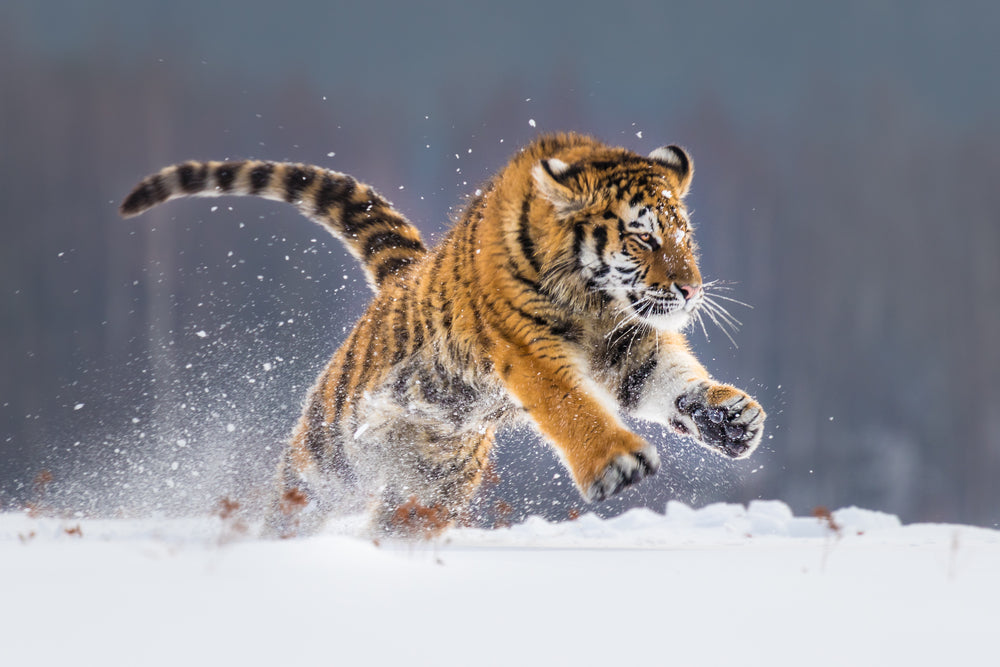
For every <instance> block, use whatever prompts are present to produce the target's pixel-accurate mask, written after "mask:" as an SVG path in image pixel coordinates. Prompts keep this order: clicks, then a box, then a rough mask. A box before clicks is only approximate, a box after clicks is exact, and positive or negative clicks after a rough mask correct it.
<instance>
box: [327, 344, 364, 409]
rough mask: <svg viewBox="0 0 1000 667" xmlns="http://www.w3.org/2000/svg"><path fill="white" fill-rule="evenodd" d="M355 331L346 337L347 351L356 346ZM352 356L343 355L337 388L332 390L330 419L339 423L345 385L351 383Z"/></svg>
mask: <svg viewBox="0 0 1000 667" xmlns="http://www.w3.org/2000/svg"><path fill="white" fill-rule="evenodd" d="M357 331H358V330H357V329H355V330H354V332H353V333H352V334H351V336H349V337H348V339H347V342H346V343H344V345H347V346H349V347H348V349H352V348H353V347H354V346H355V345H356V344H357V338H358V337H357V336H356V335H355V334H356V333H357ZM354 356H355V355H353V354H345V355H344V364H343V365H342V366H341V367H340V377H338V378H337V386H336V387H335V388H334V390H333V415H332V419H333V420H334V421H340V419H341V418H342V417H341V411H342V410H343V408H344V402H345V401H346V400H347V383H348V382H350V381H351V373H352V372H353V371H354Z"/></svg>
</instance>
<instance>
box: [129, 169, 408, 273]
mask: <svg viewBox="0 0 1000 667" xmlns="http://www.w3.org/2000/svg"><path fill="white" fill-rule="evenodd" d="M222 195H253V196H257V197H264V198H265V199H274V200H277V201H284V202H288V203H290V204H292V205H293V206H295V208H297V209H298V210H299V211H300V212H301V213H302V214H303V215H305V216H306V217H307V218H309V219H310V220H313V221H314V222H317V223H319V224H321V225H323V227H325V228H326V229H327V231H329V232H330V233H331V234H333V235H334V236H336V237H337V238H338V239H340V241H341V242H343V244H344V245H345V246H347V249H348V250H349V251H350V253H351V254H352V255H354V256H355V257H356V258H358V260H359V261H360V262H361V264H362V266H363V267H364V270H365V274H366V276H367V278H368V282H369V283H370V284H371V285H372V287H373V288H374V289H375V290H376V291H377V290H378V289H379V287H381V285H382V284H383V283H384V282H385V281H386V280H388V279H389V278H391V277H392V276H395V275H397V273H399V272H401V271H403V270H404V269H405V267H407V266H409V265H410V264H413V263H414V262H416V261H418V260H419V259H420V258H421V257H423V256H424V255H425V254H426V253H427V249H426V248H425V247H424V244H423V242H422V241H421V240H420V232H419V231H418V230H417V228H416V227H414V226H413V225H412V224H410V222H409V221H408V220H407V219H406V218H404V217H403V216H402V215H400V214H399V213H397V212H396V211H395V210H393V208H392V206H391V205H390V204H389V202H387V201H386V200H385V199H383V198H382V197H381V196H379V194H378V193H376V192H375V190H374V189H372V188H371V187H370V186H368V185H364V184H363V183H358V182H357V181H356V180H354V178H352V177H351V176H348V175H347V174H341V173H338V172H335V171H329V170H327V169H322V168H320V167H314V166H311V165H305V164H291V163H287V162H260V161H251V160H246V161H239V162H185V163H183V164H178V165H174V166H172V167H167V168H166V169H163V170H162V171H160V172H159V173H157V174H153V175H152V176H149V177H148V178H146V179H145V180H143V181H142V182H141V183H139V184H138V185H137V186H135V188H134V189H133V190H132V192H130V193H129V195H128V196H127V197H126V198H125V201H123V202H122V205H121V208H120V209H119V210H120V212H121V214H122V215H123V216H124V217H126V218H130V217H132V216H134V215H139V214H140V213H142V212H143V211H146V210H148V209H150V208H152V207H153V206H155V205H157V204H159V203H161V202H165V201H167V200H168V199H175V198H177V197H191V196H198V197H218V196H222Z"/></svg>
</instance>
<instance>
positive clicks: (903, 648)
mask: <svg viewBox="0 0 1000 667" xmlns="http://www.w3.org/2000/svg"><path fill="white" fill-rule="evenodd" d="M221 514H222V515H226V518H222V516H212V517H202V518H196V519H182V520H166V519H163V520H153V519H147V520H95V519H91V520H62V519H54V518H40V517H35V518H33V517H30V516H28V515H26V514H23V513H8V514H0V558H2V563H3V565H4V567H3V568H2V571H0V591H2V598H3V605H2V610H0V655H3V663H4V664H11V665H13V664H32V665H65V664H74V665H91V664H93V665H177V664H195V665H198V664H219V665H269V666H273V665H277V664H295V663H299V662H301V663H302V664H314V665H334V664H346V665H358V664H366V665H368V664H370V665H403V664H405V665H424V664H427V665H470V664H476V665H483V664H485V665H492V664H498V665H499V664H504V665H509V664H528V665H561V664H573V665H591V664H592V665H608V664H617V663H624V662H627V663H628V664H674V665H693V664H697V665H735V664H739V665H755V664H762V665H763V664H767V665H782V664H789V665H790V664H795V665H800V664H809V665H843V664H911V665H931V664H939V663H943V662H947V663H948V664H955V663H959V664H962V663H966V664H968V663H973V664H995V663H996V662H997V660H998V659H1000V649H998V648H997V645H996V642H995V641H994V640H993V639H992V637H993V633H994V632H995V628H996V626H997V622H998V621H1000V611H998V610H1000V605H998V604H997V595H998V593H1000V569H998V567H997V564H998V563H1000V532H997V531H992V530H986V529H980V528H974V527H969V526H957V525H905V526H904V525H901V524H900V521H899V520H898V519H897V518H896V517H895V516H892V515H886V514H882V513H878V512H872V511H867V510H861V509H857V508H847V509H842V510H838V511H836V512H833V513H822V512H821V513H820V516H818V517H795V516H793V515H792V512H791V511H790V510H789V509H788V507H787V506H786V505H784V504H783V503H780V502H774V501H771V502H754V503H751V504H750V505H749V507H743V506H741V505H722V504H717V505H710V506H708V507H705V508H702V509H691V508H689V507H687V506H685V505H682V504H680V503H673V502H672V503H670V504H669V505H668V506H667V511H666V513H665V514H658V513H655V512H652V511H649V510H633V511H630V512H627V513H626V514H624V515H622V516H620V517H617V518H615V519H607V520H603V519H599V518H597V517H594V516H592V515H585V516H582V517H580V518H579V519H577V520H576V521H571V522H563V523H548V522H546V521H543V520H541V519H537V518H532V519H529V520H528V521H526V522H524V523H522V524H520V525H517V526H513V527H511V528H507V529H499V530H479V529H456V530H452V531H450V532H448V533H447V534H446V535H445V536H444V537H443V538H441V539H439V540H437V541H433V542H424V543H385V542H383V543H375V542H373V541H372V540H370V539H366V538H363V537H361V535H360V533H359V531H358V523H357V521H354V522H352V521H345V522H343V523H342V525H340V526H333V527H331V529H330V530H329V531H327V532H325V533H324V534H322V535H319V536H316V537H312V538H307V539H300V540H289V541H274V542H267V541H261V540H257V539H254V538H252V537H250V536H249V533H248V532H246V531H245V530H244V527H243V526H242V525H241V524H240V523H239V521H238V520H235V519H234V518H233V517H231V516H229V515H227V514H226V513H225V512H222V513H221Z"/></svg>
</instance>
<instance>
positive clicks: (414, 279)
mask: <svg viewBox="0 0 1000 667" xmlns="http://www.w3.org/2000/svg"><path fill="white" fill-rule="evenodd" d="M693 173H694V168H693V164H692V161H691V158H690V156H689V155H688V154H687V153H686V152H685V151H684V150H683V149H682V148H679V147H677V146H666V147H663V148H658V149H656V150H654V151H653V152H652V153H650V154H649V155H648V156H641V155H638V154H636V153H633V152H631V151H628V150H626V149H624V148H616V147H612V146H607V145H604V144H602V143H600V142H598V141H597V140H595V139H592V138H589V137H586V136H581V135H576V134H559V135H549V136H543V137H541V138H539V139H537V140H536V141H534V142H533V143H531V144H530V145H528V146H527V147H525V148H524V149H523V150H522V151H520V152H519V153H517V154H516V155H515V156H514V157H513V158H512V159H511V161H510V162H509V163H508V164H507V165H506V166H505V167H504V168H503V169H502V170H501V171H500V172H499V173H498V174H497V175H496V176H495V177H493V178H492V180H490V181H489V182H487V183H486V184H485V185H484V186H483V187H482V188H481V189H480V190H478V191H477V194H476V196H475V197H474V198H472V199H471V200H470V202H469V203H468V206H467V207H466V209H465V211H464V214H463V215H462V217H461V219H460V220H459V221H458V222H457V223H456V224H455V225H454V226H453V227H452V229H451V230H450V232H449V233H448V234H447V235H446V237H445V238H444V239H443V240H442V241H441V242H440V243H439V244H438V245H437V246H435V247H432V248H428V247H427V246H425V245H424V243H423V240H422V239H421V236H420V233H419V231H418V230H417V229H416V228H415V227H414V226H413V225H412V224H411V223H410V222H409V221H408V220H406V218H404V217H403V216H402V215H401V214H400V213H399V212H397V211H396V210H395V209H394V208H393V207H392V205H391V204H390V203H389V202H387V201H386V200H385V199H384V198H383V197H381V196H380V195H379V194H377V193H376V192H375V191H374V190H373V189H372V188H371V187H370V186H367V185H364V184H362V183H359V182H358V181H356V180H355V179H354V178H353V177H351V176H349V175H347V174H342V173H339V172H335V171H330V170H326V169H323V168H320V167H315V166H310V165H303V164H290V163H278V162H263V161H227V162H186V163H183V164H179V165H175V166H172V167H167V168H165V169H163V170H162V171H160V172H158V173H156V174H153V175H152V176H149V177H148V178H146V179H145V180H143V181H142V182H141V183H139V184H138V185H137V186H136V187H135V189H133V191H132V192H131V193H130V194H129V195H128V197H127V198H126V199H125V200H124V202H123V203H122V205H121V213H122V215H124V216H126V217H129V216H133V215H137V214H139V213H141V212H143V211H145V210H147V209H149V208H151V207H152V206H154V205H156V204H159V203H162V202H164V201H166V200H168V199H172V198H175V197H183V196H221V195H252V196H259V197H264V198H268V199H274V200H279V201H284V202H288V203H290V204H292V205H293V206H295V207H296V208H297V209H298V210H299V211H300V212H301V213H302V214H304V215H305V216H306V217H308V218H310V219H312V220H313V221H315V222H317V223H319V224H320V225H322V226H323V227H324V228H326V229H327V230H328V231H329V232H330V233H331V234H333V236H335V237H337V238H338V239H339V240H340V241H341V242H342V243H343V244H344V245H345V246H346V247H347V249H348V250H349V251H350V252H351V253H352V254H353V255H354V256H355V257H356V258H357V259H358V260H359V261H360V263H361V266H362V268H363V270H364V272H365V275H366V277H367V279H368V283H369V285H370V286H371V287H372V289H373V290H374V292H375V296H374V298H373V300H372V302H371V304H370V305H369V307H368V309H367V311H366V313H365V314H364V315H363V316H362V317H361V318H360V319H359V320H358V322H357V323H356V324H355V326H354V328H353V330H352V331H351V333H350V334H349V335H348V336H347V338H346V340H345V341H344V343H343V344H342V345H341V347H340V348H339V349H338V350H337V351H336V353H335V354H334V355H333V358H332V359H331V361H330V362H329V363H328V364H327V366H326V367H325V369H324V370H323V372H322V373H321V374H320V376H319V378H318V379H317V381H316V384H315V385H314V386H313V388H312V390H311V391H310V392H309V394H308V396H307V397H306V400H305V404H304V409H303V412H302V416H301V418H300V420H299V423H298V426H297V427H296V429H295V431H294V433H293V435H292V437H291V440H290V441H289V443H288V445H287V447H286V448H285V449H284V452H283V453H282V456H281V460H280V463H279V470H278V473H277V476H276V478H277V481H276V485H275V490H274V494H273V500H272V502H271V506H270V509H269V515H268V517H267V519H266V522H265V524H266V532H267V533H268V534H269V535H273V536H283V537H284V536H291V535H300V534H308V533H310V532H314V531H316V530H318V529H319V528H320V527H321V526H322V525H323V523H324V521H325V520H326V519H327V517H328V516H329V515H330V514H331V513H334V512H343V511H354V510H358V509H361V508H364V509H367V511H369V512H370V516H371V521H372V525H373V528H374V530H375V531H376V532H377V533H379V534H385V535H394V536H428V535H434V534H437V533H439V532H441V531H443V530H444V529H446V528H447V527H448V526H449V525H451V524H453V523H454V522H456V521H459V520H462V519H463V518H464V513H465V511H466V509H467V507H468V505H469V502H470V500H471V499H472V497H473V495H474V494H475V492H476V489H477V488H478V486H479V485H480V482H481V481H482V479H483V476H484V472H485V471H486V469H487V466H488V463H489V457H490V452H491V450H492V448H493V445H494V443H495V439H496V434H497V432H498V431H499V430H501V429H503V428H504V427H506V426H509V425H512V424H515V423H517V422H524V421H527V422H528V423H530V424H532V425H533V426H534V427H535V429H537V431H538V432H539V433H541V434H542V436H543V437H544V438H545V440H546V441H547V442H548V443H549V444H550V445H551V446H552V447H553V448H554V449H555V450H556V452H557V453H558V454H559V456H560V458H561V459H562V461H563V462H564V464H565V466H566V468H567V469H568V470H569V472H570V473H571V475H572V478H573V480H574V482H575V483H576V486H577V488H578V490H579V492H580V494H581V496H582V497H583V498H584V499H585V500H586V501H588V502H595V501H600V500H603V499H605V498H608V497H610V496H612V495H614V494H616V493H619V492H620V491H622V490H623V489H625V488H628V487H630V486H632V485H634V484H636V483H638V482H639V481H640V480H642V479H643V478H645V477H647V476H649V475H652V474H653V473H655V472H656V470H657V469H658V468H659V466H660V456H659V454H658V452H657V450H656V449H655V448H654V447H653V446H651V445H650V444H649V443H647V442H646V441H645V440H643V439H642V438H641V437H639V436H638V435H636V434H635V433H633V432H632V431H630V430H629V429H628V428H627V427H626V426H625V425H624V424H623V422H622V416H623V415H628V416H632V417H637V418H640V419H644V420H648V421H651V422H656V423H658V424H662V425H665V426H667V427H669V428H671V429H673V430H674V431H676V432H678V433H681V434H683V435H686V436H688V437H690V438H693V439H694V440H696V441H697V442H699V443H701V444H702V445H704V446H706V447H708V448H709V449H711V450H713V451H715V452H717V453H719V454H720V455H722V456H724V457H728V458H734V459H738V458H743V457H746V456H749V455H750V454H751V452H753V451H754V449H755V448H756V447H757V445H758V444H759V443H760V440H761V436H762V433H763V426H764V420H765V413H764V410H763V409H762V408H761V406H760V404H759V403H758V402H757V401H756V400H754V399H753V398H752V397H751V396H749V395H748V394H747V393H746V392H744V391H742V390H740V389H737V388H735V387H733V386H730V385H727V384H722V383H719V382H718V381H716V380H714V379H713V378H712V377H711V376H710V375H709V373H708V371H707V370H706V369H705V368H704V367H703V366H702V365H701V364H700V363H699V362H698V360H697V359H696V358H695V357H694V355H693V354H692V353H691V351H690V349H689V347H688V344H687V341H686V339H685V337H684V335H683V333H682V332H683V331H684V330H685V329H686V328H688V327H689V326H690V325H691V323H692V322H693V321H696V320H700V319H701V317H702V315H703V314H707V315H708V316H709V317H710V318H711V319H715V318H714V317H713V313H714V314H715V315H719V316H720V317H721V316H723V314H724V311H721V312H720V308H719V307H718V305H717V303H716V302H714V301H713V300H712V298H711V296H710V295H708V294H707V286H706V284H705V283H704V282H703V281H702V277H701V274H700V272H699V270H698V262H697V246H696V244H695V240H694V233H693V229H692V225H691V222H690V220H689V218H688V213H687V210H686V208H685V206H684V196H685V195H686V193H687V192H688V188H689V187H690V184H691V179H692V175H693ZM713 304H716V305H713Z"/></svg>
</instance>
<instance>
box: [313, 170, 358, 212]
mask: <svg viewBox="0 0 1000 667" xmlns="http://www.w3.org/2000/svg"><path fill="white" fill-rule="evenodd" d="M355 183H356V182H355V180H354V179H353V178H351V177H350V176H342V177H334V176H333V175H332V174H330V173H324V174H323V184H322V185H320V186H319V192H317V193H316V214H317V215H320V216H322V215H325V214H326V212H327V210H328V209H329V208H330V207H331V206H333V205H334V204H338V205H346V203H347V202H348V201H350V199H351V195H352V194H354V186H355Z"/></svg>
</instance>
